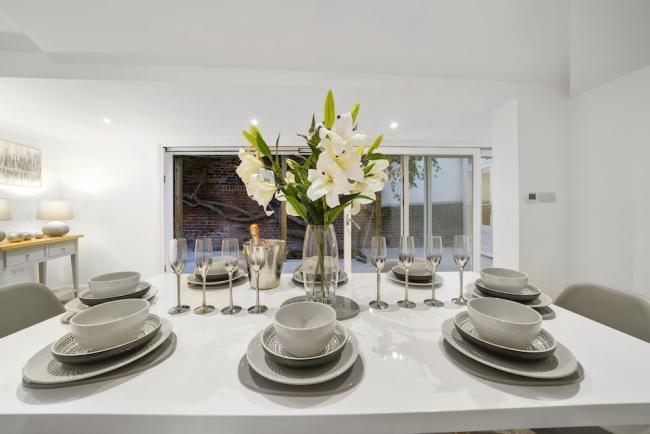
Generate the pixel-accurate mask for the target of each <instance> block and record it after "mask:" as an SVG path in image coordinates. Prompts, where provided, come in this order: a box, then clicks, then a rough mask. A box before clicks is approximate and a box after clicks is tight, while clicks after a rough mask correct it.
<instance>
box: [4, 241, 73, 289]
mask: <svg viewBox="0 0 650 434" xmlns="http://www.w3.org/2000/svg"><path fill="white" fill-rule="evenodd" d="M82 237H83V235H64V236H62V237H44V238H41V239H35V238H34V239H31V240H27V241H17V242H15V243H10V242H8V241H6V240H5V241H3V242H1V243H0V262H1V264H0V270H1V271H2V274H3V275H4V271H5V270H7V269H8V268H14V267H21V266H24V265H28V264H38V281H39V282H41V283H42V284H43V285H47V283H46V279H47V261H49V260H50V259H57V258H62V257H64V256H70V263H71V265H72V286H73V287H74V291H75V295H76V293H77V289H78V286H79V266H78V264H79V259H78V256H77V255H78V252H79V239H80V238H82ZM3 277H4V276H3Z"/></svg>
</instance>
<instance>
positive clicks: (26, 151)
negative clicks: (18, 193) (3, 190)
mask: <svg viewBox="0 0 650 434" xmlns="http://www.w3.org/2000/svg"><path fill="white" fill-rule="evenodd" d="M0 184H7V185H19V186H23V187H40V186H41V150H40V149H37V148H33V147H31V146H26V145H21V144H20V143H15V142H11V141H9V140H3V139H0Z"/></svg>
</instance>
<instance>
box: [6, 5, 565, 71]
mask: <svg viewBox="0 0 650 434" xmlns="http://www.w3.org/2000/svg"><path fill="white" fill-rule="evenodd" d="M0 12H4V18H3V14H1V13H0V32H3V33H0V49H2V48H4V49H5V51H8V52H9V53H7V54H8V55H9V54H12V55H13V56H14V58H13V59H12V61H11V62H4V64H0V75H5V76H40V77H48V76H58V77H60V76H62V75H66V74H67V75H68V76H73V77H74V76H78V75H79V74H81V73H82V71H84V67H85V69H86V70H87V67H88V65H95V66H97V65H102V66H119V65H121V66H125V65H140V66H146V65H159V66H160V65H162V66H169V67H187V66H194V67H222V68H223V67H226V68H256V69H283V70H298V71H319V72H341V73H372V74H376V73H381V74H399V75H417V76H433V75H435V76H447V77H464V78H477V79H491V80H508V81H540V82H551V83H566V82H567V80H568V2H567V1H565V0H490V1H485V0H400V1H396V0H358V1H349V0H328V1H319V0H285V1H268V0H238V1H232V0H230V1H215V0H184V1H182V2H179V1H177V0H138V1H133V0H110V1H109V0H105V1H88V0H57V1H48V0H0ZM3 40H4V42H3ZM11 47H13V50H11V49H7V48H11ZM16 53H19V54H20V55H16ZM35 56H38V57H37V58H36V57H35ZM7 63H10V66H7ZM21 65H22V66H23V67H22V68H21ZM75 68H77V70H76V73H75ZM85 77H86V78H99V77H89V76H87V75H86V76H85ZM102 78H103V77H102Z"/></svg>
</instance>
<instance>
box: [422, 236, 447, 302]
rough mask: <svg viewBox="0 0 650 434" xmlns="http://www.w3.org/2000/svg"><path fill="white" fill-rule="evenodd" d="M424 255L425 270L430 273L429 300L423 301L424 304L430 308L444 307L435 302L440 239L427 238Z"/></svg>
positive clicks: (440, 257)
mask: <svg viewBox="0 0 650 434" xmlns="http://www.w3.org/2000/svg"><path fill="white" fill-rule="evenodd" d="M424 254H425V255H426V258H427V268H429V271H431V298H427V299H426V300H424V304H426V305H427V306H431V307H441V306H444V303H443V302H442V301H440V300H436V270H437V269H438V265H440V261H442V238H440V237H437V236H432V237H429V238H428V239H427V242H426V245H425V246H424Z"/></svg>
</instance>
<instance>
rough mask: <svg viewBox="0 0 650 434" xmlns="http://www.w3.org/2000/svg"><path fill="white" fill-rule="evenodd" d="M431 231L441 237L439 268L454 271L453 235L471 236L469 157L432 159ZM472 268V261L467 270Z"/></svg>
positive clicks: (470, 169)
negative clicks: (441, 247)
mask: <svg viewBox="0 0 650 434" xmlns="http://www.w3.org/2000/svg"><path fill="white" fill-rule="evenodd" d="M430 161H431V163H430V164H431V180H430V184H429V185H430V188H431V216H429V219H430V220H429V221H430V222H431V234H432V235H439V236H441V237H442V244H443V246H444V248H445V253H444V256H443V259H442V262H441V264H440V270H441V271H456V270H457V267H456V265H455V264H454V261H453V255H452V247H453V242H454V235H472V158H471V157H436V158H432V159H431V160H430ZM471 269H473V264H472V261H471V260H470V263H469V264H468V266H467V268H466V270H471Z"/></svg>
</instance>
